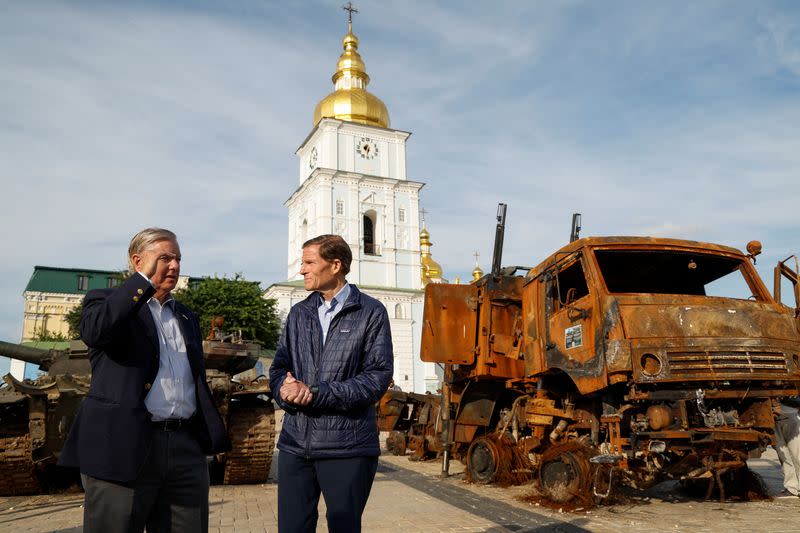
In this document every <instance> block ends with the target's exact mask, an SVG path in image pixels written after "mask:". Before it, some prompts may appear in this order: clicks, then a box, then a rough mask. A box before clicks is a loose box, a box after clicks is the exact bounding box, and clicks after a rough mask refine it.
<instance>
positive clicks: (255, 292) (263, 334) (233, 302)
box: [173, 274, 281, 349]
mask: <svg viewBox="0 0 800 533" xmlns="http://www.w3.org/2000/svg"><path fill="white" fill-rule="evenodd" d="M173 296H174V297H175V299H176V300H178V301H179V302H181V303H183V304H184V305H186V306H187V307H188V308H189V309H191V310H192V311H194V312H195V313H196V314H197V316H198V317H199V318H200V327H201V329H202V331H203V332H204V333H205V332H207V331H209V329H210V328H211V318H212V317H215V316H221V317H223V318H224V319H225V325H224V326H223V328H222V329H223V330H224V331H225V332H229V333H230V332H233V331H238V330H241V332H242V337H243V338H245V339H248V340H254V341H258V342H260V343H261V345H262V346H263V347H264V348H267V349H274V348H275V346H276V345H277V343H278V335H279V333H280V327H281V324H280V319H279V318H278V312H277V309H276V304H275V300H267V299H264V297H263V296H262V295H261V287H260V286H259V284H258V282H254V281H247V280H245V279H244V278H243V277H242V275H241V274H236V275H235V276H234V277H233V278H232V279H231V278H225V277H222V278H218V277H213V278H204V279H203V280H202V281H201V282H200V283H198V284H197V285H194V286H191V285H190V286H189V287H188V288H186V289H181V290H179V291H176V292H175V293H174V294H173Z"/></svg>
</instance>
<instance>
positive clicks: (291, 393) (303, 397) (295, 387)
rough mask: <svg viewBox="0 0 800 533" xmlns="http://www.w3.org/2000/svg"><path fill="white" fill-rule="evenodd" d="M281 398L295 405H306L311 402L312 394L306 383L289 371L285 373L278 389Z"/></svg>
mask: <svg viewBox="0 0 800 533" xmlns="http://www.w3.org/2000/svg"><path fill="white" fill-rule="evenodd" d="M280 395H281V399H283V401H285V402H288V403H293V404H295V405H308V404H310V403H311V399H312V396H313V394H312V393H311V389H309V388H308V385H306V384H305V383H303V382H302V381H300V380H299V379H297V378H296V377H294V376H293V375H292V373H291V372H287V373H286V379H284V380H283V385H281V390H280Z"/></svg>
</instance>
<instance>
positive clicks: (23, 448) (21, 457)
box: [0, 434, 41, 496]
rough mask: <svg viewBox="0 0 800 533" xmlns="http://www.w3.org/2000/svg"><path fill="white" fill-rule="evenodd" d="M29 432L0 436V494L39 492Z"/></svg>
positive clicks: (11, 494)
mask: <svg viewBox="0 0 800 533" xmlns="http://www.w3.org/2000/svg"><path fill="white" fill-rule="evenodd" d="M31 451H32V447H31V436H30V435H29V434H25V435H17V436H14V437H4V438H0V495H2V496H16V495H21V494H39V493H40V492H41V486H40V485H39V480H38V479H37V478H36V470H35V468H34V466H33V460H32V459H31Z"/></svg>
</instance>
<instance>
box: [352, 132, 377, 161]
mask: <svg viewBox="0 0 800 533" xmlns="http://www.w3.org/2000/svg"><path fill="white" fill-rule="evenodd" d="M356 152H357V153H358V155H360V156H361V157H363V158H364V159H373V158H374V157H377V155H378V146H377V145H376V144H375V141H373V140H372V139H370V138H369V137H361V140H360V141H358V143H357V144H356Z"/></svg>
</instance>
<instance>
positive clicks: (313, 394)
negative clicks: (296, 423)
mask: <svg viewBox="0 0 800 533" xmlns="http://www.w3.org/2000/svg"><path fill="white" fill-rule="evenodd" d="M308 390H310V391H311V400H314V398H315V397H316V396H317V394H319V385H311V386H310V387H309V388H308Z"/></svg>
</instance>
